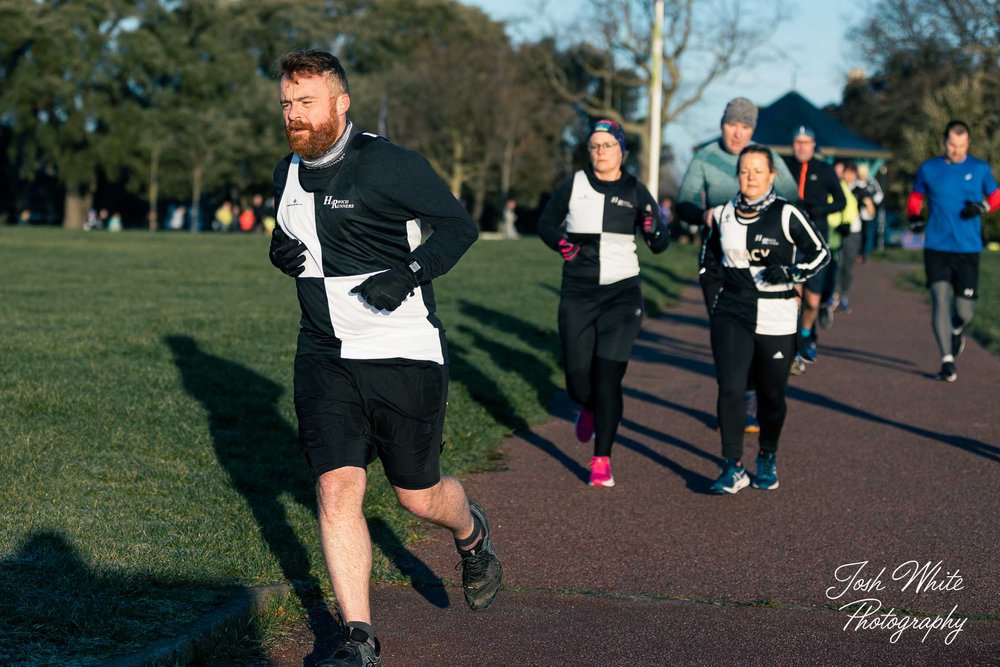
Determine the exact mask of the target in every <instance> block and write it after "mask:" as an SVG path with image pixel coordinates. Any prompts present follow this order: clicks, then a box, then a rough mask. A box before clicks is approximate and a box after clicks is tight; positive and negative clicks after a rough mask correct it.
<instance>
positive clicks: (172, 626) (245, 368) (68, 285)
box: [0, 228, 985, 665]
mask: <svg viewBox="0 0 1000 667" xmlns="http://www.w3.org/2000/svg"><path fill="white" fill-rule="evenodd" d="M640 254H641V256H642V258H643V268H644V278H645V280H644V283H645V290H646V297H647V301H649V302H650V305H651V310H653V311H655V310H656V308H658V307H663V305H664V304H666V303H668V302H669V301H670V300H671V299H672V298H675V297H676V296H677V294H678V293H679V290H680V288H681V286H682V283H683V282H684V281H686V280H688V279H690V278H691V277H692V276H693V275H694V273H695V250H694V248H693V247H691V246H675V247H673V248H671V249H670V250H669V251H668V252H667V253H666V254H664V255H661V256H658V257H655V258H654V257H653V256H652V255H650V254H649V253H648V252H646V251H644V250H640ZM560 264H561V260H560V259H559V256H558V255H557V254H555V253H552V252H551V251H549V250H548V249H546V248H545V247H544V246H543V245H542V243H541V242H540V241H539V240H538V239H537V238H527V239H523V240H521V241H497V242H490V241H480V242H479V243H477V244H476V246H474V248H473V249H472V251H471V252H470V253H469V254H468V256H467V257H466V258H464V259H463V261H462V262H461V263H460V264H459V266H458V267H456V268H455V269H454V270H453V271H452V272H451V273H450V274H449V275H447V276H445V277H443V278H442V279H440V280H438V281H437V282H436V284H435V290H436V295H437V298H438V305H439V308H438V310H439V314H440V317H441V319H442V321H443V322H444V323H445V326H446V327H447V328H448V337H449V344H450V354H451V368H452V383H451V393H450V405H449V413H448V421H447V427H446V434H445V439H446V442H447V446H446V449H445V457H444V462H443V467H444V469H445V471H446V472H449V473H451V474H456V475H459V476H461V475H463V474H467V473H469V472H471V471H475V470H482V469H487V468H489V467H490V466H491V465H495V461H496V458H495V455H494V453H493V448H494V447H495V446H496V445H497V444H498V443H499V442H500V441H501V440H502V439H503V437H504V436H505V435H507V434H509V433H510V432H512V431H513V430H516V429H519V428H522V427H525V426H527V425H530V424H534V423H537V422H539V421H541V420H543V419H545V417H546V414H547V411H546V404H547V402H548V401H549V399H550V397H551V396H552V395H553V393H554V392H556V391H557V390H558V389H560V388H561V386H562V377H561V373H560V371H559V366H558V340H557V336H556V333H555V331H556V305H557V300H558V296H557V294H558V280H559V270H560ZM0 282H2V285H3V299H2V300H0V323H2V329H0V331H2V336H0V351H2V356H0V358H2V360H3V367H2V373H0V437H2V443H3V446H2V448H0V600H2V601H3V602H2V604H0V664H5V665H8V664H59V665H66V664H79V665H87V664H98V663H101V662H104V661H105V660H106V659H107V658H108V657H110V656H113V655H121V654H127V653H129V652H133V651H135V650H137V649H138V648H140V647H142V646H144V645H147V644H149V643H150V642H152V641H154V640H156V639H159V638H163V637H169V636H172V635H174V634H176V632H177V630H178V628H179V627H181V626H182V625H183V624H184V623H187V622H190V621H192V620H194V619H196V618H197V617H199V616H200V615H201V614H203V613H204V612H205V611H207V610H209V609H211V608H212V607H214V606H216V605H218V604H219V603H220V602H221V601H222V600H224V599H226V598H227V597H228V596H229V595H231V594H232V593H233V591H234V589H235V588H237V587H240V586H247V585H256V584H264V583H275V582H283V581H292V582H293V583H294V584H295V587H296V590H297V591H298V594H299V597H300V598H301V599H305V598H306V596H307V595H311V594H323V593H322V591H324V590H325V582H326V577H325V574H324V569H323V564H322V558H321V556H320V552H319V549H318V545H317V542H316V538H315V505H314V500H313V490H312V479H311V476H310V474H309V473H308V471H307V470H306V468H305V465H304V463H302V462H301V460H300V458H299V456H298V451H297V441H296V431H295V429H296V427H295V418H294V409H293V405H292V397H291V381H292V359H293V356H294V352H295V337H296V332H297V328H298V307H297V302H296V299H295V289H294V285H293V282H292V281H291V280H290V279H288V278H286V277H285V276H283V275H281V274H280V273H279V272H277V271H276V270H275V269H273V268H272V267H271V266H270V264H269V263H268V261H267V240H266V239H265V238H263V237H259V236H255V237H246V236H235V235H234V236H216V235H191V234H186V233H173V234H157V235H150V234H148V233H145V232H125V233H122V234H117V235H115V234H106V233H97V232H94V233H84V232H69V231H64V230H61V229H34V228H29V229H21V228H0ZM984 291H985V290H984ZM371 472H372V474H371V475H370V480H371V483H370V487H369V493H368V496H367V500H366V513H367V516H368V517H369V524H370V527H371V528H372V534H373V540H374V542H375V544H376V554H375V576H376V577H378V578H381V579H400V578H401V577H402V575H401V574H400V571H399V568H398V567H397V566H398V565H402V564H408V567H407V569H408V570H412V565H413V562H412V556H409V558H410V560H409V561H407V558H408V551H407V550H406V545H407V544H408V543H412V541H413V540H416V539H420V536H421V530H422V529H423V528H422V526H420V525H418V524H416V523H415V522H414V521H412V520H411V519H410V518H408V516H407V515H404V513H402V512H401V511H400V510H399V509H398V508H397V507H396V504H395V501H394V499H393V496H392V494H391V490H390V489H389V487H388V485H387V484H386V483H385V481H384V479H383V478H382V477H381V475H380V474H379V471H378V468H377V464H376V466H373V468H372V469H371ZM450 574H451V573H442V575H450ZM424 576H425V577H426V578H427V579H429V580H434V574H433V573H430V572H426V573H425V575H424Z"/></svg>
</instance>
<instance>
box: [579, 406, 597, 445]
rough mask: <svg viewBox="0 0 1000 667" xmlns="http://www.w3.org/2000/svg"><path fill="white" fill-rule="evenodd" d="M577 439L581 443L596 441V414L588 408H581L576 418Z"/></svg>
mask: <svg viewBox="0 0 1000 667" xmlns="http://www.w3.org/2000/svg"><path fill="white" fill-rule="evenodd" d="M576 439H577V440H579V441H580V442H590V441H591V440H593V439H594V413H593V412H591V411H590V410H588V409H587V408H581V409H580V414H578V415H577V416H576Z"/></svg>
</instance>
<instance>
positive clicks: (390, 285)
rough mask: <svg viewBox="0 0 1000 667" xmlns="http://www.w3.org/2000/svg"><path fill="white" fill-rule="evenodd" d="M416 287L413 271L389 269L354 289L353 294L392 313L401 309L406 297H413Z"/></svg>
mask: <svg viewBox="0 0 1000 667" xmlns="http://www.w3.org/2000/svg"><path fill="white" fill-rule="evenodd" d="M416 287H417V277H416V276H415V275H414V274H413V273H412V272H411V271H408V270H407V269H405V268H403V269H389V270H388V271H383V272H382V273H376V274H375V275H374V276H369V277H368V279H367V280H365V281H364V282H363V283H361V284H360V285H358V286H357V287H355V288H354V289H352V290H351V294H357V295H358V296H360V297H361V298H362V299H364V300H365V301H366V302H368V305H370V306H372V307H373V308H377V309H378V310H387V311H389V312H390V313H391V312H392V311H394V310H396V309H397V308H399V306H400V304H402V303H403V301H405V300H406V297H408V296H413V290H414V289H416Z"/></svg>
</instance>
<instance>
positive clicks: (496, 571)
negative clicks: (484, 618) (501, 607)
mask: <svg viewBox="0 0 1000 667" xmlns="http://www.w3.org/2000/svg"><path fill="white" fill-rule="evenodd" d="M469 511H470V512H472V514H473V516H475V517H476V519H478V521H479V523H480V525H482V527H483V539H482V540H480V541H479V545H478V546H477V547H476V548H475V549H473V550H472V551H471V552H470V553H469V554H468V555H465V556H462V560H461V561H460V562H459V563H458V565H457V566H456V567H459V566H461V568H462V588H463V589H464V590H465V602H466V603H467V604H468V605H469V608H470V609H472V611H484V610H486V609H488V608H489V606H490V605H491V604H493V601H494V600H496V599H497V595H498V594H499V593H500V584H501V582H502V581H503V568H502V567H501V566H500V559H499V558H497V554H496V552H495V551H494V550H493V541H492V540H491V539H490V524H489V521H488V520H487V519H486V510H484V509H483V508H482V507H481V506H480V505H479V503H477V502H474V501H472V500H470V501H469Z"/></svg>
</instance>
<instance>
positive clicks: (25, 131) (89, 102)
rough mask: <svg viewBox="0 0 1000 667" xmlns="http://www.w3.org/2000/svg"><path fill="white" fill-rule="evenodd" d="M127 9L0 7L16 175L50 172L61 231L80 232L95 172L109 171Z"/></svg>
mask: <svg viewBox="0 0 1000 667" xmlns="http://www.w3.org/2000/svg"><path fill="white" fill-rule="evenodd" d="M132 4H133V3H130V2H124V1H121V0H91V1H89V2H84V1H83V0H65V1H61V2H60V1H57V0H38V1H33V0H20V1H18V0H6V1H5V2H4V3H3V5H0V17H2V18H3V19H4V20H3V23H4V25H5V28H4V30H3V32H2V33H0V35H2V36H0V62H2V63H3V68H2V83H3V87H2V91H0V105H2V106H3V108H4V109H8V110H9V111H8V114H7V118H8V122H9V124H10V126H11V128H12V131H13V132H14V133H15V134H17V135H18V141H19V143H20V146H19V148H20V150H19V155H18V159H19V161H20V165H18V166H19V169H20V172H21V174H22V175H23V176H25V177H31V176H32V175H33V174H35V173H36V172H38V171H39V170H41V169H44V168H48V167H50V168H51V169H52V170H53V171H54V172H55V174H56V175H57V177H58V178H59V180H60V181H61V182H62V184H63V186H64V188H65V204H64V225H65V226H66V227H71V228H79V227H82V226H83V221H84V219H85V214H86V210H87V208H88V206H89V204H90V200H91V197H92V195H93V192H94V188H95V187H96V183H97V171H98V169H109V168H111V169H113V168H114V167H115V159H116V157H117V156H116V155H115V154H114V152H112V151H110V150H109V146H110V145H111V143H112V142H109V137H110V136H111V126H110V123H109V118H110V116H111V115H112V114H113V110H114V108H115V104H116V102H117V99H116V94H115V83H114V82H115V80H116V78H117V75H118V68H119V67H120V61H119V59H118V58H117V56H116V53H115V50H114V49H115V44H116V40H117V38H118V36H119V35H120V34H121V32H122V25H123V22H124V21H125V20H126V19H129V18H131V17H132V16H133V7H132Z"/></svg>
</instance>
